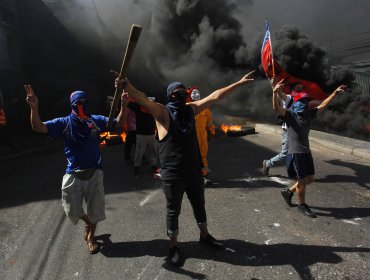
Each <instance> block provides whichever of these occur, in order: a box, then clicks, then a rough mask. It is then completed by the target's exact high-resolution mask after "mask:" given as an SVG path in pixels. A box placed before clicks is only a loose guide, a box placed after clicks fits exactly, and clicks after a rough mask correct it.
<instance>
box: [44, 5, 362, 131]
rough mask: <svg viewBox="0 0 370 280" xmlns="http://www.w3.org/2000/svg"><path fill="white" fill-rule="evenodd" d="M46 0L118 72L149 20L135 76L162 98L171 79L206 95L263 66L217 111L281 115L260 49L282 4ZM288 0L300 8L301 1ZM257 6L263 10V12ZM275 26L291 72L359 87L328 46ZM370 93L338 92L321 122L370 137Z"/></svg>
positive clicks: (329, 87) (278, 49)
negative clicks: (136, 30) (134, 35)
mask: <svg viewBox="0 0 370 280" xmlns="http://www.w3.org/2000/svg"><path fill="white" fill-rule="evenodd" d="M44 2H45V3H46V4H47V6H48V7H49V8H50V9H51V10H52V11H53V13H54V14H55V16H56V17H57V18H58V19H59V20H60V21H61V22H62V23H64V25H65V26H66V27H67V28H68V30H70V31H71V33H72V34H74V36H75V37H76V38H77V39H78V40H79V41H80V42H81V43H82V44H83V45H85V46H89V47H90V48H95V49H96V52H97V53H99V52H102V53H103V54H104V57H105V59H106V64H108V65H110V66H111V67H112V68H115V69H118V68H119V67H120V63H121V59H122V54H123V50H124V47H125V45H126V41H127V37H128V34H129V29H130V26H131V24H132V23H137V24H140V25H142V26H143V32H142V35H141V38H140V40H139V42H138V45H137V49H136V51H135V55H134V57H133V60H132V65H130V70H129V75H128V76H129V78H130V80H132V81H133V83H134V84H135V85H136V86H137V87H138V88H139V89H141V90H143V91H144V92H146V93H147V94H148V95H151V96H156V97H157V99H158V100H161V99H162V100H163V96H164V95H165V88H166V86H167V84H168V83H169V82H172V81H181V82H183V83H184V84H185V85H187V86H191V85H197V86H199V87H200V90H201V94H202V95H203V96H206V95H208V94H209V93H211V92H212V91H213V90H215V89H217V88H219V87H222V86H225V85H227V84H229V83H231V82H235V81H237V80H238V79H240V78H241V77H242V76H243V75H244V74H246V73H247V72H249V71H250V70H252V69H256V70H257V72H256V74H255V79H256V81H255V82H254V83H252V84H250V85H247V86H245V87H243V88H242V89H241V90H240V92H239V93H235V94H234V95H232V96H231V98H228V99H227V100H225V101H223V102H222V103H221V105H220V106H219V107H218V109H219V110H221V111H224V112H226V113H229V114H232V113H234V114H239V115H243V116H253V117H255V118H258V119H263V120H269V121H273V120H275V117H276V116H275V114H274V113H273V111H272V106H271V87H270V85H269V83H268V82H267V80H266V78H265V76H264V73H263V71H262V68H261V67H260V48H261V43H262V39H263V35H264V34H263V31H264V18H265V17H266V16H269V15H270V14H272V16H271V17H273V18H274V19H275V20H276V21H278V20H280V21H282V20H283V19H282V18H281V17H277V16H276V13H277V10H278V8H277V10H276V11H275V10H274V11H272V10H271V6H270V9H269V6H268V5H264V4H262V3H265V2H264V1H252V0H250V1H240V0H233V1H226V0H212V1H211V0H208V1H201V0H176V1H173V0H158V1H149V0H135V1H117V0H107V1H105V2H104V4H102V2H100V1H91V2H89V1H81V0H68V1H56V0H44ZM283 2H284V3H287V2H289V3H290V4H291V5H293V6H294V5H295V4H294V1H289V0H283ZM306 2H307V1H305V2H304V4H303V5H306V6H307V11H308V12H309V11H311V10H312V9H313V8H312V7H311V6H312V4H307V3H308V2H307V3H306ZM340 3H341V4H340V5H338V6H341V5H344V4H343V1H340ZM310 5H311V6H310ZM318 5H319V6H320V7H322V6H325V5H329V4H323V3H321V4H318ZM308 6H310V8H311V9H310V8H308ZM256 7H260V8H261V10H259V11H258V12H257V13H256V12H255V11H256ZM262 8H263V9H265V10H262ZM320 11H321V10H320ZM264 13H266V14H264ZM279 15H281V14H279ZM256 17H257V18H258V21H257V20H256ZM291 18H295V19H296V21H293V22H297V23H299V24H302V22H303V23H306V26H307V25H309V26H312V25H315V23H312V22H309V23H308V22H304V20H302V18H305V17H302V14H299V13H297V14H295V15H292V17H291ZM270 23H271V22H270ZM310 24H311V25H310ZM271 29H272V40H273V51H274V56H275V59H277V61H278V62H279V63H280V64H281V66H282V67H283V68H285V69H286V70H287V71H288V72H289V73H290V74H292V75H295V76H297V77H301V78H303V79H306V80H310V81H314V82H316V83H318V84H319V85H320V86H321V87H322V88H323V89H324V90H325V91H327V92H328V93H329V92H331V91H333V90H334V89H335V88H336V87H337V86H338V85H340V84H342V83H346V84H352V82H353V79H354V76H353V73H351V71H350V70H345V71H344V70H343V71H339V72H333V73H331V72H330V68H329V66H328V65H327V64H326V63H325V62H324V59H325V57H326V55H327V53H326V50H325V49H324V48H322V47H320V46H318V45H317V44H316V43H315V42H313V41H312V40H311V39H310V37H309V36H307V35H306V34H304V33H303V32H301V31H300V28H299V27H298V26H292V25H290V26H288V25H284V24H281V27H280V25H279V28H277V27H276V28H275V27H274V25H271ZM306 29H307V28H306ZM321 32H322V31H321V30H318V33H321ZM324 35H325V34H324ZM364 96H365V95H363V94H362V92H361V90H360V89H358V88H355V87H352V90H351V92H348V93H345V94H343V95H342V96H339V97H338V98H337V99H336V100H335V101H334V102H333V104H332V106H330V108H329V109H327V111H326V112H324V113H323V114H321V115H320V121H319V122H317V123H316V126H318V127H320V128H321V129H325V130H330V131H336V132H339V133H343V134H346V135H349V136H356V137H362V138H366V137H368V133H367V132H365V131H364V127H366V124H367V123H369V120H368V110H367V109H366V110H365V109H364V110H362V108H365V107H366V106H368V104H366V103H367V102H368V101H367V100H366V98H365V97H364ZM220 108H221V109H220ZM366 108H367V107H366ZM360 135H362V136H360Z"/></svg>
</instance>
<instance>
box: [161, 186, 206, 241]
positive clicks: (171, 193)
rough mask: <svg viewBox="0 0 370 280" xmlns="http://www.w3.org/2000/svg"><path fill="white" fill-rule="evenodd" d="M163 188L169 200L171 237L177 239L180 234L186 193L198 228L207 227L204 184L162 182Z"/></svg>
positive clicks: (167, 220)
mask: <svg viewBox="0 0 370 280" xmlns="http://www.w3.org/2000/svg"><path fill="white" fill-rule="evenodd" d="M162 188H163V192H164V194H165V196H166V200H167V215H166V224H167V235H168V236H169V237H176V236H177V235H178V233H179V216H180V212H181V202H182V197H183V196H184V192H185V193H186V195H187V196H188V199H189V201H190V203H191V206H192V208H193V213H194V217H195V219H196V221H197V223H198V227H199V228H200V229H202V228H205V227H207V215H206V209H205V199H204V186H203V184H199V183H193V184H191V183H187V182H183V181H176V182H166V181H162Z"/></svg>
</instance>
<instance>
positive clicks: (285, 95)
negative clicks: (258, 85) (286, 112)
mask: <svg viewBox="0 0 370 280" xmlns="http://www.w3.org/2000/svg"><path fill="white" fill-rule="evenodd" d="M280 82H281V83H283V82H284V79H282V80H281V81H280ZM270 83H271V88H272V90H274V87H275V86H276V83H275V77H273V78H272V79H271V81H270ZM278 95H279V97H280V98H281V99H282V100H283V101H285V100H286V99H287V98H288V96H287V94H286V93H285V92H283V87H282V88H281V90H279V91H278Z"/></svg>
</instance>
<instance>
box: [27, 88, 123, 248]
mask: <svg viewBox="0 0 370 280" xmlns="http://www.w3.org/2000/svg"><path fill="white" fill-rule="evenodd" d="M25 90H26V93H27V97H26V101H27V103H28V105H29V106H30V108H31V114H30V121H31V126H32V129H33V130H34V131H35V132H40V133H45V134H48V135H49V136H50V137H52V138H63V139H64V153H65V155H66V157H67V169H66V174H65V175H64V176H63V182H62V204H63V207H64V211H65V213H66V215H67V216H68V218H69V219H70V220H71V222H72V223H73V224H74V225H76V224H77V222H78V221H79V220H80V219H81V220H83V221H84V222H85V233H84V239H85V240H86V242H87V248H88V251H89V252H90V253H91V254H94V253H97V252H98V251H99V245H98V243H97V242H96V241H95V239H94V238H95V230H96V226H97V224H98V222H100V221H102V220H104V219H105V218H106V217H105V200H104V185H103V165H102V158H101V154H100V149H99V134H100V133H102V132H106V131H110V132H113V131H114V130H115V129H116V128H117V129H121V130H122V125H123V123H124V120H125V116H126V106H127V103H128V98H127V95H126V96H125V94H124V93H122V95H121V110H120V112H119V114H118V116H117V119H114V120H113V125H112V127H111V128H107V124H108V118H107V117H104V116H100V115H91V114H90V112H89V106H88V105H89V103H88V96H87V94H86V93H85V92H84V91H74V92H72V93H71V95H70V98H69V100H70V106H71V109H72V112H71V113H70V114H69V115H68V116H66V117H60V118H55V119H52V120H49V121H46V122H42V120H41V117H40V114H39V109H38V104H39V103H38V98H37V96H36V95H35V93H34V91H33V89H32V87H31V86H30V85H25ZM83 200H85V201H86V209H87V211H86V213H85V211H84V209H83Z"/></svg>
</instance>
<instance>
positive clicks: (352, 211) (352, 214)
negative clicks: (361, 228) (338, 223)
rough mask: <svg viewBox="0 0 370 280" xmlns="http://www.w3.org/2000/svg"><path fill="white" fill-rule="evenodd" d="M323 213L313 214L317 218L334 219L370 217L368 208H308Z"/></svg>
mask: <svg viewBox="0 0 370 280" xmlns="http://www.w3.org/2000/svg"><path fill="white" fill-rule="evenodd" d="M310 207H311V208H312V209H316V210H319V211H324V212H315V213H316V214H317V215H318V216H326V217H334V218H335V219H339V220H340V219H348V220H351V219H356V218H366V217H370V208H359V207H346V208H329V207H316V206H310Z"/></svg>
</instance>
